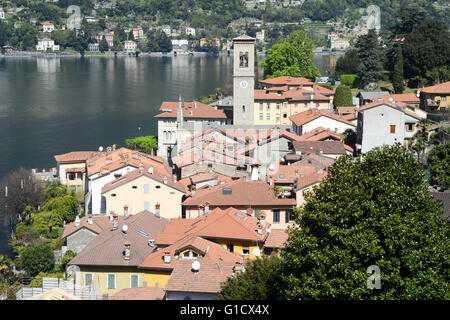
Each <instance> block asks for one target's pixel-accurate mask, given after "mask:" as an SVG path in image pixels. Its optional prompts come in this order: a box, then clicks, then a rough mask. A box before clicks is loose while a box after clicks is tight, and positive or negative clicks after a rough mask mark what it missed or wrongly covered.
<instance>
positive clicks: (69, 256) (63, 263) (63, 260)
mask: <svg viewBox="0 0 450 320" xmlns="http://www.w3.org/2000/svg"><path fill="white" fill-rule="evenodd" d="M76 255H77V254H76V253H75V252H73V251H71V250H67V251H66V253H65V254H64V257H62V258H61V260H60V261H59V263H60V264H61V267H62V270H65V269H66V266H67V264H68V263H69V262H70V260H72V259H73V258H75V257H76Z"/></svg>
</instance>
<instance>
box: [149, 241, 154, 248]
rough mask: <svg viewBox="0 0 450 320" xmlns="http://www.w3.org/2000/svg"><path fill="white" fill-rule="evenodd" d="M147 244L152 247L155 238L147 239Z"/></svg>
mask: <svg viewBox="0 0 450 320" xmlns="http://www.w3.org/2000/svg"><path fill="white" fill-rule="evenodd" d="M148 245H149V246H150V247H152V248H153V247H154V246H155V239H148Z"/></svg>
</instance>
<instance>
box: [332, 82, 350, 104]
mask: <svg viewBox="0 0 450 320" xmlns="http://www.w3.org/2000/svg"><path fill="white" fill-rule="evenodd" d="M333 104H334V106H335V107H348V106H352V105H353V96H352V90H351V89H350V87H347V86H339V87H337V88H336V92H335V93H334V98H333Z"/></svg>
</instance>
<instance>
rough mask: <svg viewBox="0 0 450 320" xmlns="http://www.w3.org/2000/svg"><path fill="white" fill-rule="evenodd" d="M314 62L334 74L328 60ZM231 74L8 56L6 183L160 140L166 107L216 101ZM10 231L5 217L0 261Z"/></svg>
mask: <svg viewBox="0 0 450 320" xmlns="http://www.w3.org/2000/svg"><path fill="white" fill-rule="evenodd" d="M314 62H315V63H316V64H317V65H318V67H319V69H320V71H321V72H322V73H324V72H326V71H327V68H329V66H328V65H329V62H328V60H326V58H325V59H324V58H323V57H315V61H314ZM260 73H261V70H260ZM231 74H232V58H231V57H227V56H220V57H189V56H178V57H172V56H167V57H139V58H135V57H118V58H114V57H86V58H81V59H80V58H73V57H70V58H68V57H64V58H1V57H0V180H1V178H2V177H3V176H4V175H6V174H8V173H9V172H11V171H14V170H16V169H17V168H18V167H19V166H24V167H26V168H50V167H54V166H56V163H55V161H54V158H53V155H55V154H60V153H66V152H70V151H74V150H97V149H98V147H99V146H104V147H105V146H107V145H111V144H113V143H116V144H118V145H124V144H125V139H127V138H130V137H134V136H137V135H139V134H145V135H156V134H157V122H156V120H155V119H154V118H153V116H154V115H156V114H158V113H159V107H160V105H161V102H162V101H177V100H178V97H179V95H181V96H182V97H183V99H185V100H186V101H191V100H193V99H195V98H197V97H199V96H201V95H209V94H210V93H213V92H214V89H215V88H218V87H221V86H222V85H223V83H224V82H225V81H226V80H227V79H229V78H230V75H231ZM138 127H141V128H142V131H141V132H139V131H138ZM0 192H2V191H1V190H0ZM2 209H3V208H0V210H2ZM6 224H7V222H6V221H2V218H1V214H0V254H1V253H6V252H7V251H8V245H7V238H8V235H7V234H8V228H7V226H6Z"/></svg>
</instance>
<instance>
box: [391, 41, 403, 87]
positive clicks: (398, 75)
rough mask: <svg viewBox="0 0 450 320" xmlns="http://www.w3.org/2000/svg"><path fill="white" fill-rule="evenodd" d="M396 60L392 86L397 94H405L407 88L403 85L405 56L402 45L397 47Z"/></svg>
mask: <svg viewBox="0 0 450 320" xmlns="http://www.w3.org/2000/svg"><path fill="white" fill-rule="evenodd" d="M395 47H396V48H395V52H396V59H395V64H394V72H393V75H392V85H393V87H394V92H395V93H403V91H404V90H405V86H404V84H403V54H402V47H401V45H400V44H397V45H396V46H395Z"/></svg>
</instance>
